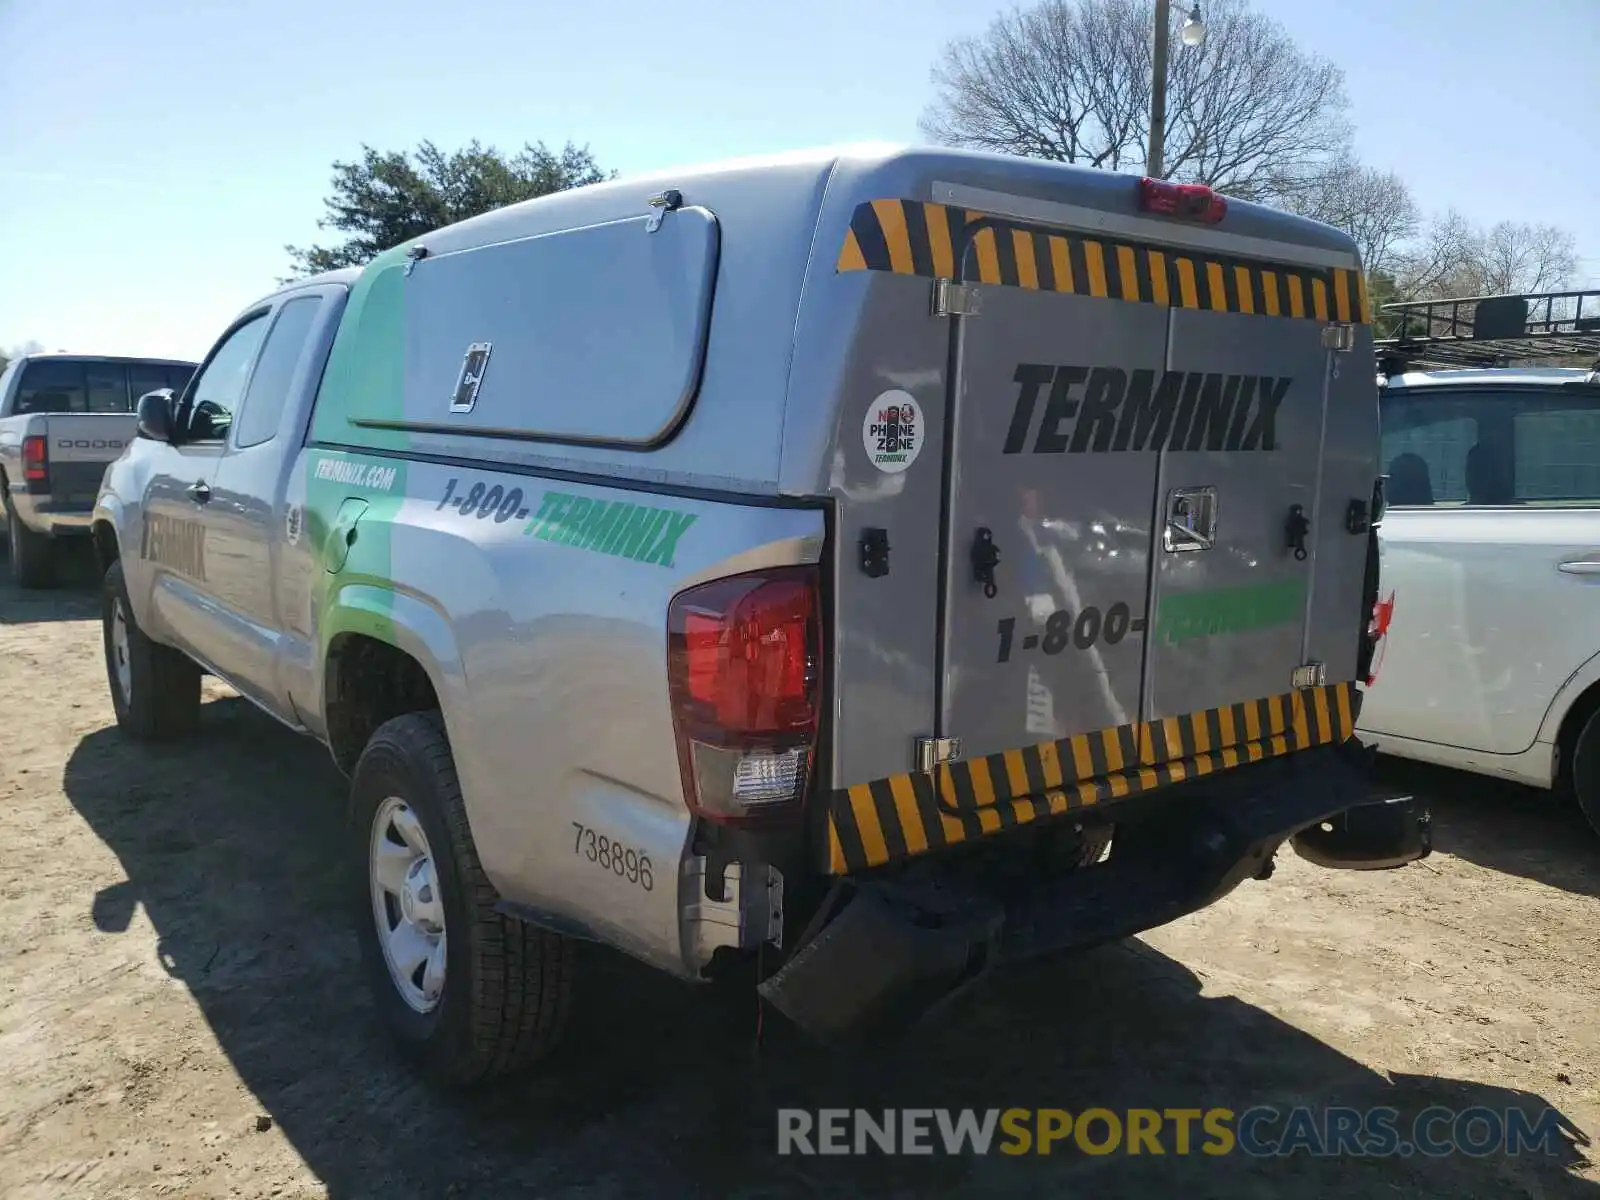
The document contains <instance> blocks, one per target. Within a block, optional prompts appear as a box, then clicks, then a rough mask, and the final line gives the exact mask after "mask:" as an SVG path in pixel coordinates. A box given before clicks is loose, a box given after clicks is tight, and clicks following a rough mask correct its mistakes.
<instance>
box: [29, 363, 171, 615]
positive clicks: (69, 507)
mask: <svg viewBox="0 0 1600 1200" xmlns="http://www.w3.org/2000/svg"><path fill="white" fill-rule="evenodd" d="M194 368H195V364H194V363H192V362H182V361H179V360H176V359H165V358H113V357H110V356H106V355H92V356H91V355H78V354H30V355H24V356H22V357H21V358H18V359H16V360H14V361H13V362H12V363H11V364H10V365H9V366H8V367H7V368H6V370H5V373H4V374H3V375H0V505H3V506H4V516H5V528H6V540H7V541H8V542H9V543H10V559H11V575H12V577H13V578H14V579H15V580H16V581H17V582H18V583H19V584H21V585H22V586H23V587H44V586H46V585H47V584H49V583H50V581H51V579H52V577H53V576H54V574H55V547H54V546H53V545H52V542H53V540H54V539H56V538H58V537H63V536H73V535H85V536H86V535H87V534H88V532H89V519H90V516H91V514H92V513H93V511H94V498H95V495H96V494H97V493H98V492H99V490H100V480H101V479H102V478H103V477H104V476H105V473H106V467H108V466H110V464H111V462H112V460H113V459H115V458H116V457H117V456H118V455H119V454H121V453H122V450H123V447H125V446H126V445H127V444H128V443H129V442H130V441H131V440H132V439H133V434H134V417H133V404H134V401H136V400H138V398H139V397H140V396H142V395H143V394H144V393H145V392H150V391H156V390H159V389H161V388H172V389H173V391H175V392H181V391H182V390H183V386H184V384H186V383H188V381H189V376H191V375H192V374H194Z"/></svg>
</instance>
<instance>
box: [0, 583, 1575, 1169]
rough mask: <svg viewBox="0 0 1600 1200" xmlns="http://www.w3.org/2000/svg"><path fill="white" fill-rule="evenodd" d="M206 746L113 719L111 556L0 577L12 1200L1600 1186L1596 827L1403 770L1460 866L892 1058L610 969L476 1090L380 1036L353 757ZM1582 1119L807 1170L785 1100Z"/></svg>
mask: <svg viewBox="0 0 1600 1200" xmlns="http://www.w3.org/2000/svg"><path fill="white" fill-rule="evenodd" d="M207 697H208V701H209V702H208V703H207V705H206V709H205V715H204V719H203V727H202V735H201V736H200V737H199V738H198V739H197V740H195V741H194V742H192V743H189V744H186V745H183V746H180V747H174V748H171V749H160V750H151V749H146V748H142V747H139V746H137V745H134V744H132V743H130V742H129V741H128V740H127V739H125V738H124V737H122V736H121V735H120V734H119V733H118V732H117V731H116V729H115V726H114V724H113V722H112V717H111V706H110V703H109V701H108V699H107V696H106V684H105V676H104V671H103V667H102V662H101V651H100V627H99V621H98V601H97V598H96V594H95V591H94V588H93V580H92V570H91V569H90V567H89V564H88V563H87V562H84V563H83V564H81V568H80V570H79V571H78V572H77V578H76V580H75V582H73V583H71V584H70V585H69V586H66V587H63V588H61V589H59V590H56V591H52V592H48V593H21V592H19V591H17V590H15V589H13V588H12V587H11V586H10V585H9V584H4V585H0V962H3V963H4V964H6V968H5V971H4V974H3V977H0V980H3V981H0V1195H3V1196H5V1197H15V1198H19V1200H21V1198H32V1197H46V1196H51V1197H54V1196H63V1197H65V1196H72V1197H78V1196H134V1195H138V1196H150V1195H155V1196H179V1197H183V1196H201V1197H209V1196H249V1197H255V1196H261V1197H278V1196H281V1197H307V1196H337V1197H355V1196H382V1197H410V1196H418V1197H436V1196H437V1197H443V1196H472V1197H480V1196H483V1197H488V1196H511V1195H519V1196H520V1195H582V1196H586V1197H610V1196H636V1195H637V1196H649V1197H669V1196H715V1195H725V1196H748V1197H756V1196H761V1197H776V1196H802V1195H813V1194H825V1195H828V1196H838V1195H861V1194H865V1195H903V1196H931V1195H952V1196H954V1195H965V1196H979V1195H1004V1196H1032V1195H1052V1196H1060V1195H1072V1194H1093V1195H1130V1196H1160V1197H1163V1198H1164V1200H1165V1198H1167V1197H1171V1196H1174V1195H1181V1196H1185V1197H1201V1196H1218V1197H1221V1196H1227V1197H1253V1196H1280V1195H1296V1196H1299V1195H1304V1196H1325V1195H1351V1196H1362V1197H1375V1196H1384V1195H1391V1194H1402V1193H1404V1194H1410V1195H1430V1196H1431V1195H1441V1196H1442V1195H1450V1196H1469V1195H1470V1196H1534V1197H1542V1196H1558V1195H1586V1194H1600V1187H1597V1186H1596V1181H1597V1180H1600V1169H1597V1168H1596V1167H1594V1166H1592V1165H1590V1163H1591V1160H1592V1159H1593V1157H1594V1155H1595V1154H1596V1153H1597V1152H1596V1151H1595V1150H1593V1149H1592V1148H1589V1147H1588V1146H1587V1136H1588V1133H1589V1132H1592V1131H1600V1020H1597V1019H1596V1017H1597V997H1600V839H1595V838H1593V837H1591V836H1590V835H1589V833H1588V832H1587V830H1586V829H1585V828H1584V827H1583V825H1582V823H1581V821H1579V820H1578V819H1577V818H1576V817H1575V816H1574V815H1573V814H1571V813H1570V812H1569V811H1567V810H1565V809H1564V808H1562V807H1560V806H1558V805H1556V804H1554V803H1553V802H1552V801H1551V800H1550V799H1549V798H1548V797H1545V796H1543V795H1541V794H1538V793H1533V792H1527V791H1523V790H1520V789H1516V788H1511V787H1502V786H1495V785H1486V784H1484V783H1482V782H1481V781H1476V780H1472V779H1470V778H1468V777H1465V776H1456V775H1450V774H1446V773H1440V772H1422V771H1418V770H1415V769H1409V770H1403V771H1398V772H1397V778H1398V779H1399V780H1400V781H1402V782H1405V783H1406V784H1408V785H1409V786H1412V787H1415V788H1417V789H1419V790H1423V791H1426V792H1428V793H1429V794H1430V795H1431V796H1433V798H1434V800H1435V804H1436V810H1435V811H1436V819H1437V845H1438V852H1436V853H1435V854H1434V855H1433V857H1432V858H1430V859H1428V860H1427V861H1426V862H1424V863H1422V864H1419V865H1415V866H1412V867H1409V868H1406V869H1405V870H1402V871H1397V872H1378V873H1371V874H1359V873H1331V872H1323V871H1319V870H1317V869H1315V868H1313V867H1311V866H1309V865H1307V864H1306V863H1304V862H1302V861H1300V860H1298V859H1296V858H1295V857H1294V856H1293V855H1292V854H1290V853H1285V854H1284V855H1283V856H1282V858H1281V859H1280V866H1279V869H1278V872H1277V874H1276V876H1275V877H1274V878H1273V879H1271V880H1270V881H1268V882H1264V883H1249V884H1246V885H1245V886H1244V887H1243V888H1242V889H1240V890H1239V891H1238V892H1235V893H1234V894H1233V895H1232V896H1230V897H1228V898H1227V899H1226V900H1224V901H1223V902H1222V903H1220V904H1219V905H1217V906H1215V907H1213V908H1211V909H1209V910H1207V911H1205V912H1203V913H1200V914H1198V915H1196V916H1194V917H1190V918H1188V919H1185V920H1183V921H1180V922H1178V923H1176V924H1174V925H1171V926H1169V927H1167V928H1164V929H1161V930H1158V931H1156V932H1154V933H1153V934H1150V935H1148V936H1146V937H1144V938H1142V939H1140V940H1138V941H1135V942H1131V943H1129V944H1127V945H1124V946H1119V947H1114V948H1108V949H1104V950H1100V951H1096V952H1094V953H1091V954H1087V955H1084V956H1081V957H1078V958H1074V959H1071V960H1068V961H1064V962H1056V963H1048V964H1044V965H1040V966H1035V967H1030V968H1028V969H1025V970H1017V971H1015V972H1013V973H1010V974H1006V975H1002V976H1000V977H999V978H998V979H997V980H996V981H995V982H994V983H993V984H992V985H990V986H989V987H987V989H986V990H984V991H982V992H980V993H979V994H978V995H976V996H974V997H973V998H971V999H970V1000H968V1001H965V1002H964V1003H962V1004H961V1005H959V1006H957V1007H956V1009H955V1010H954V1011H953V1012H952V1013H951V1014H950V1015H949V1016H948V1017H947V1018H946V1019H945V1020H944V1022H943V1023H942V1024H940V1025H938V1026H936V1027H934V1028H932V1029H929V1030H926V1031H922V1032H919V1033H918V1034H917V1035H916V1036H915V1037H914V1038H913V1039H911V1040H910V1041H908V1042H906V1043H903V1044H897V1045H894V1046H890V1047H885V1048H883V1049H881V1050H879V1051H875V1052H873V1053H872V1054H869V1055H859V1054H858V1055H851V1056H843V1055H838V1054H832V1053H827V1052H821V1051H815V1050H810V1049H802V1048H800V1047H798V1046H797V1045H795V1044H794V1043H792V1042H790V1041H788V1040H786V1039H783V1038H777V1039H774V1038H773V1037H772V1036H771V1033H770V1025H769V1030H768V1036H767V1037H766V1038H765V1039H764V1040H763V1043H762V1044H761V1046H760V1047H759V1048H758V1046H757V1043H756V1040H755V1029H756V1007H755V1002H754V1000H753V998H751V997H749V996H748V994H743V993H738V992H734V991H731V990H730V991H717V992H711V993H708V992H707V991H706V990H703V989H691V988H687V987H682V986H679V985H676V984H674V983H671V982H670V981H666V980H664V979H661V978H658V977H656V976H655V975H653V974H651V973H649V972H647V971H645V970H643V969H642V968H639V967H636V966H634V965H633V964H631V963H629V962H626V961H624V960H621V959H620V958H618V957H617V956H614V955H609V954H606V953H603V952H598V951H594V952H589V953H586V954H585V955H584V957H583V959H582V960H581V966H582V972H581V976H580V980H579V985H578V986H579V988H580V992H579V995H578V1001H577V1004H576V1013H577V1016H576V1020H575V1024H574V1027H573V1028H572V1030H571V1033H570V1036H569V1038H568V1040H567V1042H566V1043H565V1047H564V1049H563V1050H562V1051H561V1052H560V1053H559V1056H558V1058H557V1060H556V1061H554V1062H552V1063H551V1064H549V1066H548V1067H547V1068H546V1069H545V1070H544V1071H543V1072H542V1073H540V1074H538V1075H536V1076H534V1077H532V1078H530V1079H528V1080H526V1081H519V1082H517V1083H515V1084H509V1085H505V1086H502V1087H500V1088H498V1089H497V1090H496V1091H494V1092H493V1093H491V1094H489V1095H485V1096H482V1097H477V1098H474V1099H472V1100H470V1101H468V1100H459V1099H447V1098H442V1097H440V1096H438V1095H436V1094H434V1093H431V1092H430V1091H428V1090H426V1089H425V1088H424V1087H422V1086H420V1085H419V1084H417V1083H416V1082H415V1081H414V1080H413V1079H412V1078H411V1077H410V1076H409V1075H408V1074H407V1072H406V1071H405V1070H404V1069H403V1068H402V1067H401V1066H399V1065H398V1064H397V1063H396V1061H395V1060H394V1058H393V1057H392V1056H391V1054H390V1052H389V1050H388V1047H387V1046H386V1045H385V1043H384V1041H383V1040H382V1038H381V1036H380V1035H379V1034H378V1033H377V1032H376V1031H375V1030H374V1027H373V1023H372V1021H371V1019H370V1012H369V1006H368V1001H367V998H366V995H365V992H364V990H363V983H362V980H361V977H360V973H359V971H358V964H357V951H356V947H355V942H354V938H353V937H352V935H351V933H350V931H349V925H348V922H347V920H346V915H345V914H346V910H347V904H346V901H345V896H346V895H347V888H348V885H347V884H346V883H344V882H342V878H343V877H342V876H341V873H340V867H339V863H338V862H337V861H336V858H335V854H334V849H333V848H334V845H335V843H336V837H337V833H338V811H339V804H338V800H339V796H340V794H341V791H342V788H341V781H340V779H339V777H338V776H337V774H336V773H335V771H334V770H333V768H332V766H331V764H330V763H329V761H328V759H327V756H326V754H325V753H324V752H323V751H322V750H321V749H320V748H319V747H317V746H315V745H313V744H311V743H309V742H306V741H303V740H301V739H298V738H296V737H295V736H294V735H292V734H290V733H288V732H287V731H285V730H283V729H281V728H280V727H278V726H277V725H276V724H274V723H273V722H272V721H270V720H268V719H267V718H265V717H263V716H261V715H260V714H258V713H257V712H255V711H254V710H253V709H250V708H249V707H248V706H247V705H246V704H245V703H244V702H243V701H241V700H239V699H237V698H236V697H232V696H231V695H229V694H228V693H227V691H226V689H224V688H221V687H217V686H215V685H214V684H213V683H212V682H211V681H209V680H208V681H207ZM1256 1104H1274V1105H1278V1106H1280V1107H1288V1106H1291V1105H1295V1104H1313V1105H1350V1106H1355V1107H1360V1108H1366V1107H1370V1106H1375V1105H1387V1106H1391V1107H1394V1108H1397V1109H1399V1110H1400V1111H1401V1113H1402V1114H1405V1115H1414V1114H1416V1113H1418V1112H1420V1111H1421V1110H1422V1109H1424V1108H1426V1107H1428V1106H1429V1105H1434V1104H1440V1105H1445V1106H1448V1107H1450V1108H1454V1109H1458V1110H1459V1109H1464V1108H1467V1107H1470V1106H1473V1105H1486V1106H1489V1107H1491V1108H1500V1109H1504V1108H1506V1107H1507V1106H1512V1105H1515V1106H1518V1107H1521V1108H1524V1109H1525V1110H1528V1111H1530V1112H1537V1111H1539V1110H1541V1109H1543V1108H1545V1107H1547V1106H1548V1107H1550V1108H1553V1109H1556V1110H1558V1111H1559V1112H1560V1113H1561V1114H1562V1116H1563V1118H1564V1120H1565V1121H1566V1122H1567V1123H1568V1127H1569V1129H1570V1134H1569V1138H1568V1140H1569V1145H1568V1149H1567V1151H1566V1153H1564V1154H1563V1155H1561V1156H1560V1157H1558V1158H1555V1159H1546V1158H1542V1157H1537V1158H1536V1157H1529V1156H1522V1157H1510V1156H1504V1155H1489V1156H1487V1157H1482V1158H1473V1157H1469V1156H1466V1155H1456V1156H1453V1157H1448V1158H1443V1159H1424V1158H1420V1157H1412V1158H1399V1157H1391V1158H1386V1159H1374V1158H1354V1157H1347V1158H1339V1159H1329V1158H1323V1159H1311V1158H1307V1157H1305V1156H1295V1157H1292V1158H1288V1159H1283V1160H1277V1161H1273V1160H1265V1161H1263V1160H1251V1159H1249V1158H1247V1157H1245V1156H1243V1155H1240V1154H1234V1155H1231V1156H1227V1157H1220V1158H1218V1157H1202V1156H1190V1157H1179V1156H1177V1155H1174V1154H1171V1153H1169V1154H1168V1155H1166V1156H1165V1157H1152V1156H1149V1155H1144V1156H1139V1157H1129V1156H1125V1155H1112V1156H1108V1157H1088V1156H1085V1155H1082V1154H1079V1153H1077V1152H1075V1151H1068V1152H1066V1153H1060V1152H1058V1153H1056V1154H1053V1155H1052V1156H1051V1157H1049V1158H1041V1157H1026V1158H1004V1157H1002V1156H998V1155H991V1156H988V1157H984V1158H964V1159H948V1158H943V1157H939V1158H935V1159H918V1158H895V1159H888V1158H867V1159H840V1158H831V1159H823V1158H796V1157H779V1156H778V1155H777V1154H776V1153H775V1141H776V1138H775V1126H776V1118H775V1110H776V1108H778V1107H779V1106H782V1105H796V1106H804V1107H811V1108H817V1107H824V1106H853V1107H869V1108H883V1107H890V1106H900V1107H940V1106H950V1107H958V1108H959V1107H976V1108H984V1107H989V1106H995V1107H1009V1106H1033V1107H1044V1106H1053V1107H1062V1108H1067V1109H1071V1110H1082V1109H1083V1108H1086V1107H1089V1106H1091V1105H1102V1106H1106V1107H1109V1108H1112V1109H1126V1108H1130V1107H1152V1108H1169V1107H1210V1106H1217V1105H1221V1106H1226V1107H1229V1108H1233V1109H1235V1110H1243V1109H1245V1108H1248V1107H1250V1106H1252V1105H1256Z"/></svg>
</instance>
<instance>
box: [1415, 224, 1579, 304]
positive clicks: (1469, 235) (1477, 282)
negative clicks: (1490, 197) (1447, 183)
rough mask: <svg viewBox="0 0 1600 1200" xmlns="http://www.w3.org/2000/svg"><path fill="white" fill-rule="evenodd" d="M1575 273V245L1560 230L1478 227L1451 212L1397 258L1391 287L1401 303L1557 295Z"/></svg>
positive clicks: (1431, 226) (1429, 227) (1564, 231)
mask: <svg viewBox="0 0 1600 1200" xmlns="http://www.w3.org/2000/svg"><path fill="white" fill-rule="evenodd" d="M1577 273H1578V253H1577V243H1576V240H1575V239H1574V238H1573V235H1572V234H1570V233H1568V232H1567V231H1566V230H1563V229H1558V228H1556V227H1555V226H1554V225H1528V224H1519V223H1517V222H1513V221H1501V222H1500V223H1499V224H1497V225H1494V226H1493V227H1491V228H1489V229H1487V230H1485V229H1479V228H1477V227H1476V226H1474V225H1473V224H1472V223H1471V222H1470V221H1468V220H1467V219H1466V218H1465V217H1463V216H1462V215H1461V214H1460V213H1458V212H1456V211H1454V210H1451V211H1450V212H1447V213H1444V214H1443V215H1441V216H1439V217H1437V218H1435V219H1434V220H1433V221H1432V222H1431V223H1430V224H1429V226H1428V228H1427V230H1426V232H1425V233H1424V235H1423V236H1422V238H1421V239H1420V241H1419V242H1418V243H1417V244H1416V245H1415V246H1413V247H1411V248H1410V250H1409V253H1407V254H1406V255H1404V256H1403V258H1402V259H1401V260H1400V262H1399V266H1398V270H1397V272H1396V284H1397V294H1398V296H1399V297H1400V298H1401V299H1405V300H1427V299H1432V298H1435V297H1442V296H1500V295H1506V294H1509V293H1522V292H1546V291H1559V290H1561V289H1562V288H1565V287H1568V286H1570V285H1571V283H1572V280H1573V278H1574V276H1576V275H1577Z"/></svg>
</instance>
